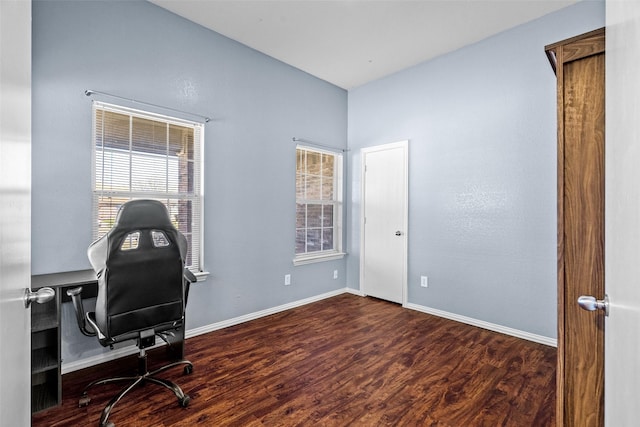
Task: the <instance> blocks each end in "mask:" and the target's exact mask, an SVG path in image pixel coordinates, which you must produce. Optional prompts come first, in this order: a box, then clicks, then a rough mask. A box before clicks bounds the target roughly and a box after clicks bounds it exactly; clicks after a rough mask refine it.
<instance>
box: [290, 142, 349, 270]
mask: <svg viewBox="0 0 640 427" xmlns="http://www.w3.org/2000/svg"><path fill="white" fill-rule="evenodd" d="M341 230H342V155H340V154H337V153H332V152H328V151H322V150H317V149H312V148H309V147H304V146H297V147H296V259H295V260H294V262H296V261H301V260H313V259H321V258H326V257H328V256H329V257H330V256H333V255H338V254H340V255H342V254H341V251H342V247H341V246H342V245H341V240H342V239H341Z"/></svg>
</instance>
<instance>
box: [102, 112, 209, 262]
mask: <svg viewBox="0 0 640 427" xmlns="http://www.w3.org/2000/svg"><path fill="white" fill-rule="evenodd" d="M203 139H204V129H203V125H202V124H200V123H192V122H187V121H183V120H180V119H175V118H171V117H166V116H161V115H156V114H151V113H145V112H142V111H138V110H132V109H127V108H123V107H119V106H114V105H111V104H103V103H99V102H94V104H93V154H94V156H93V157H94V162H93V164H94V185H93V188H94V192H93V212H94V230H93V237H94V239H98V238H99V237H101V236H102V235H104V234H105V233H107V231H109V230H110V229H111V228H112V227H113V224H114V222H115V218H116V214H117V212H118V209H119V208H120V206H122V204H123V203H125V202H127V201H129V200H132V199H142V198H144V199H155V200H159V201H161V202H163V203H164V204H165V205H166V206H167V209H168V210H169V214H170V216H171V220H172V222H173V224H174V225H175V227H176V228H177V229H178V230H180V232H181V233H182V234H184V235H185V237H186V238H187V241H188V242H189V253H188V256H187V260H186V264H187V266H188V267H189V269H190V270H192V271H194V272H199V271H201V267H202V266H201V254H202V250H201V248H202V183H201V176H202V141H203Z"/></svg>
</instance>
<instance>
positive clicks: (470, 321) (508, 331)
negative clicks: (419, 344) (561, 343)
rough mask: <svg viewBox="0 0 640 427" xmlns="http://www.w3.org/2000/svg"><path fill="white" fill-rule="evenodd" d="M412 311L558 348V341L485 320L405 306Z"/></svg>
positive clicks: (411, 305)
mask: <svg viewBox="0 0 640 427" xmlns="http://www.w3.org/2000/svg"><path fill="white" fill-rule="evenodd" d="M404 307H405V308H408V309H410V310H416V311H420V312H422V313H427V314H432V315H434V316H438V317H443V318H445V319H449V320H455V321H456V322H461V323H466V324H467V325H471V326H477V327H479V328H483V329H488V330H490V331H494V332H499V333H502V334H505V335H511V336H512V337H516V338H522V339H525V340H528V341H533V342H537V343H539V344H544V345H548V346H550V347H557V346H558V340H557V339H555V338H549V337H545V336H542V335H537V334H532V333H530V332H525V331H521V330H519V329H513V328H508V327H506V326H502V325H497V324H495V323H489V322H485V321H484V320H478V319H474V318H472V317H466V316H461V315H459V314H455V313H449V312H447V311H443V310H438V309H435V308H431V307H425V306H423V305H418V304H411V303H409V304H406V305H405V306H404Z"/></svg>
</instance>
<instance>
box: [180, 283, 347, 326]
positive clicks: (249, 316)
mask: <svg viewBox="0 0 640 427" xmlns="http://www.w3.org/2000/svg"><path fill="white" fill-rule="evenodd" d="M343 293H345V289H344V288H342V289H337V290H335V291H331V292H327V293H324V294H320V295H316V296H313V297H309V298H305V299H301V300H298V301H293V302H290V303H287V304H283V305H279V306H277V307H271V308H267V309H266V310H261V311H256V312H255V313H249V314H245V315H244V316H239V317H234V318H233V319H227V320H223V321H222V322H217V323H212V324H210V325H206V326H201V327H199V328H195V329H191V330H189V331H187V332H186V333H185V338H192V337H195V336H198V335H202V334H206V333H208V332H213V331H217V330H219V329H224V328H228V327H229V326H235V325H239V324H240V323H244V322H249V321H251V320H256V319H259V318H261V317H265V316H270V315H272V314H276V313H280V312H282V311H286V310H290V309H292V308H296V307H301V306H303V305H307V304H311V303H313V302H317V301H321V300H323V299H327V298H331V297H335V296H337V295H341V294H343Z"/></svg>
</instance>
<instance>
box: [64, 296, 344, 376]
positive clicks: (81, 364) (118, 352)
mask: <svg viewBox="0 0 640 427" xmlns="http://www.w3.org/2000/svg"><path fill="white" fill-rule="evenodd" d="M348 290H349V289H348V288H342V289H337V290H335V291H331V292H327V293H324V294H320V295H316V296H313V297H309V298H305V299H301V300H298V301H293V302H290V303H287V304H283V305H279V306H277V307H272V308H268V309H266V310H262V311H257V312H255V313H249V314H245V315H244V316H239V317H234V318H233V319H228V320H223V321H222V322H217V323H212V324H210V325H205V326H201V327H199V328H195V329H190V330H188V331H186V332H185V339H187V338H192V337H195V336H198V335H202V334H206V333H209V332H213V331H217V330H219V329H224V328H228V327H229V326H235V325H238V324H240V323H244V322H248V321H250V320H256V319H259V318H261V317H265V316H270V315H272V314H276V313H280V312H281V311H285V310H289V309H292V308H296V307H300V306H303V305H306V304H311V303H313V302H317V301H321V300H323V299H327V298H331V297H335V296H338V295H341V294H343V293H345V292H347V291H348ZM162 345H165V344H164V342H160V343H159V344H156V345H155V346H153V347H151V348H156V347H159V346H162ZM136 353H138V347H136V346H134V345H129V346H127V347H122V348H116V349H114V350H111V351H109V352H107V353H102V354H98V355H95V356H91V357H87V358H86V359H81V360H75V361H73V362H69V363H64V361H63V363H62V369H61V371H62V375H64V374H68V373H69V372H73V371H78V370H80V369H84V368H89V367H91V366H95V365H98V364H100V363H105V362H109V361H112V360H115V359H119V358H121V357H125V356H130V355H132V354H136Z"/></svg>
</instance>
